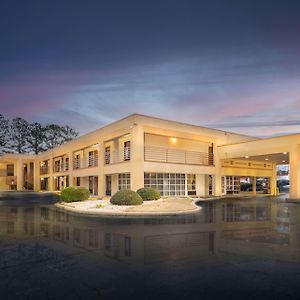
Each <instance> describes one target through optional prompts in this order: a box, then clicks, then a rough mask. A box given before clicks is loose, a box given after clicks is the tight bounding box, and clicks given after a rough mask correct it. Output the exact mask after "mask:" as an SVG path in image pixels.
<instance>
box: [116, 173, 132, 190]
mask: <svg viewBox="0 0 300 300" xmlns="http://www.w3.org/2000/svg"><path fill="white" fill-rule="evenodd" d="M118 179H119V182H118V186H119V190H130V186H131V182H130V173H122V174H119V178H118Z"/></svg>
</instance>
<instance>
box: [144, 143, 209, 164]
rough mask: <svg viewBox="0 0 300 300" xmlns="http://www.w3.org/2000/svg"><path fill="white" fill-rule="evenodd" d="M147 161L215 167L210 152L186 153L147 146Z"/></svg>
mask: <svg viewBox="0 0 300 300" xmlns="http://www.w3.org/2000/svg"><path fill="white" fill-rule="evenodd" d="M144 155H145V161H151V162H165V163H175V164H187V165H201V166H213V165H214V156H213V154H212V153H208V152H198V151H186V150H181V149H175V148H164V147H157V146H145V151H144Z"/></svg>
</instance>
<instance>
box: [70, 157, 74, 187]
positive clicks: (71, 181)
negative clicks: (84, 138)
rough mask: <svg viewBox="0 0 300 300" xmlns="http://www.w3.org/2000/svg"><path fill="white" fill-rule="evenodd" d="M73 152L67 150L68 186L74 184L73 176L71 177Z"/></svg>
mask: <svg viewBox="0 0 300 300" xmlns="http://www.w3.org/2000/svg"><path fill="white" fill-rule="evenodd" d="M73 158H74V157H73V152H72V151H71V152H69V186H73V185H74V177H73V168H74V163H73Z"/></svg>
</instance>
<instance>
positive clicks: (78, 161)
mask: <svg viewBox="0 0 300 300" xmlns="http://www.w3.org/2000/svg"><path fill="white" fill-rule="evenodd" d="M97 166H98V156H91V157H89V158H88V159H82V158H74V160H73V169H83V168H94V167H97Z"/></svg>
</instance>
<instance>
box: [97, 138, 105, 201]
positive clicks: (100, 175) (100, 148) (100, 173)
mask: <svg viewBox="0 0 300 300" xmlns="http://www.w3.org/2000/svg"><path fill="white" fill-rule="evenodd" d="M104 151H105V149H104V142H103V141H100V142H99V143H98V197H100V198H102V197H104V196H105V184H104V179H105V176H104V161H105V153H104Z"/></svg>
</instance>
